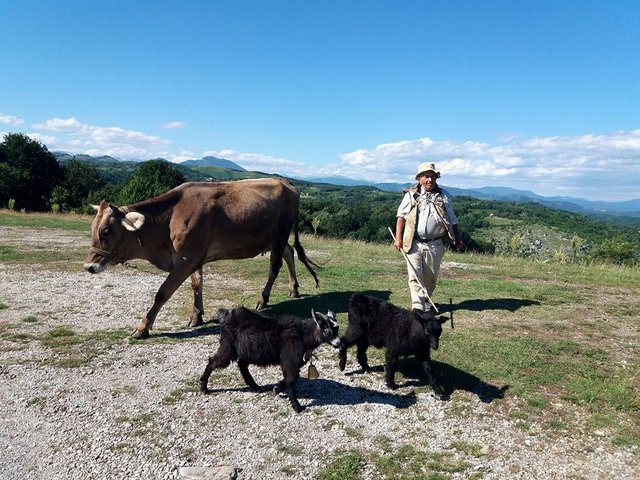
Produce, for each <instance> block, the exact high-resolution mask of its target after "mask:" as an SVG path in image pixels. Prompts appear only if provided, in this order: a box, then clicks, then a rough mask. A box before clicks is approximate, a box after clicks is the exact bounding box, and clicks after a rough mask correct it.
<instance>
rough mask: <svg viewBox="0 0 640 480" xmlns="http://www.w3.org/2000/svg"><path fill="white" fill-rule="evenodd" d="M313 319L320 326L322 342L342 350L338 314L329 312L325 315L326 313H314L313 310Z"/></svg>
mask: <svg viewBox="0 0 640 480" xmlns="http://www.w3.org/2000/svg"><path fill="white" fill-rule="evenodd" d="M311 317H312V318H313V319H314V320H315V321H316V323H317V324H318V328H319V329H320V335H321V336H322V341H323V342H327V343H330V344H331V345H332V346H333V347H335V348H340V336H339V335H338V328H339V326H340V325H339V324H338V319H337V318H336V314H335V313H333V312H332V311H331V310H329V311H327V314H326V315H325V314H324V313H320V312H316V311H314V310H313V308H312V309H311Z"/></svg>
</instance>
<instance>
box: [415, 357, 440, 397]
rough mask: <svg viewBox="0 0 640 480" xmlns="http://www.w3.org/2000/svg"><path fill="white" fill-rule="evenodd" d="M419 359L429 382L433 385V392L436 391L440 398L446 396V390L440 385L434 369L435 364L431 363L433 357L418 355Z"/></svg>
mask: <svg viewBox="0 0 640 480" xmlns="http://www.w3.org/2000/svg"><path fill="white" fill-rule="evenodd" d="M417 359H418V361H419V362H420V365H421V366H422V369H423V370H424V373H425V374H426V375H427V382H429V385H431V388H432V389H433V393H435V394H436V396H437V397H440V398H444V397H446V395H445V393H444V390H443V389H442V387H441V386H440V382H438V378H437V376H436V374H435V373H434V371H433V365H432V363H431V359H430V358H429V357H428V356H425V355H419V356H417Z"/></svg>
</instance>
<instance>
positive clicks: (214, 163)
mask: <svg viewBox="0 0 640 480" xmlns="http://www.w3.org/2000/svg"><path fill="white" fill-rule="evenodd" d="M178 165H183V166H185V167H221V168H228V169H229V170H237V171H239V172H246V170H245V169H244V168H242V167H241V166H240V165H238V164H237V163H235V162H232V161H231V160H225V159H224V158H217V157H203V158H201V159H200V160H185V161H184V162H180V163H179V164H178Z"/></svg>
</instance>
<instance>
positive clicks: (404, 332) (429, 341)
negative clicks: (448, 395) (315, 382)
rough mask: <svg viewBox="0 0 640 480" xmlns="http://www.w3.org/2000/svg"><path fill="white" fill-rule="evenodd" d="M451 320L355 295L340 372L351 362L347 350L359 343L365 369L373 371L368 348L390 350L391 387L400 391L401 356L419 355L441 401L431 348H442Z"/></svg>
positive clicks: (344, 337)
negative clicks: (397, 376)
mask: <svg viewBox="0 0 640 480" xmlns="http://www.w3.org/2000/svg"><path fill="white" fill-rule="evenodd" d="M446 321H447V317H436V315H435V314H434V313H433V312H420V311H415V310H414V311H409V310H405V309H404V308H400V307H396V306H395V305H393V304H392V303H390V302H387V301H385V300H380V299H379V298H374V297H370V296H368V295H362V294H359V293H357V294H355V295H353V296H352V297H351V301H350V303H349V320H348V325H347V331H346V332H345V334H344V336H343V337H341V338H340V343H341V344H342V345H341V346H340V353H339V357H340V370H344V367H345V365H346V362H347V349H348V348H349V347H350V346H351V345H353V344H355V345H357V347H358V350H357V358H358V363H359V364H360V366H361V367H362V369H363V370H364V371H365V372H367V371H369V370H370V368H369V364H368V363H367V348H369V345H373V346H374V347H376V348H382V347H385V348H386V355H385V359H386V370H387V374H386V381H387V386H388V387H389V388H391V389H396V388H397V387H398V386H397V385H396V383H395V372H396V363H397V361H398V357H399V356H400V355H415V356H416V359H417V360H418V361H419V362H420V363H421V364H422V368H423V369H424V371H425V373H426V374H427V380H428V381H429V385H431V387H432V388H433V391H434V393H435V394H436V395H437V396H439V397H440V398H443V397H444V391H443V390H442V387H441V386H440V385H439V383H438V381H437V380H436V376H435V375H434V373H433V371H432V367H431V354H430V349H431V348H433V349H434V350H437V349H438V344H439V340H440V334H441V333H442V324H443V323H444V322H446Z"/></svg>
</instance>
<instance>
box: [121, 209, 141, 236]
mask: <svg viewBox="0 0 640 480" xmlns="http://www.w3.org/2000/svg"><path fill="white" fill-rule="evenodd" d="M143 224H144V215H143V214H141V213H140V212H129V213H127V214H126V215H125V216H124V218H123V219H122V226H123V227H124V228H126V229H127V230H129V231H130V232H135V231H136V230H140V228H141V227H142V225H143Z"/></svg>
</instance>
